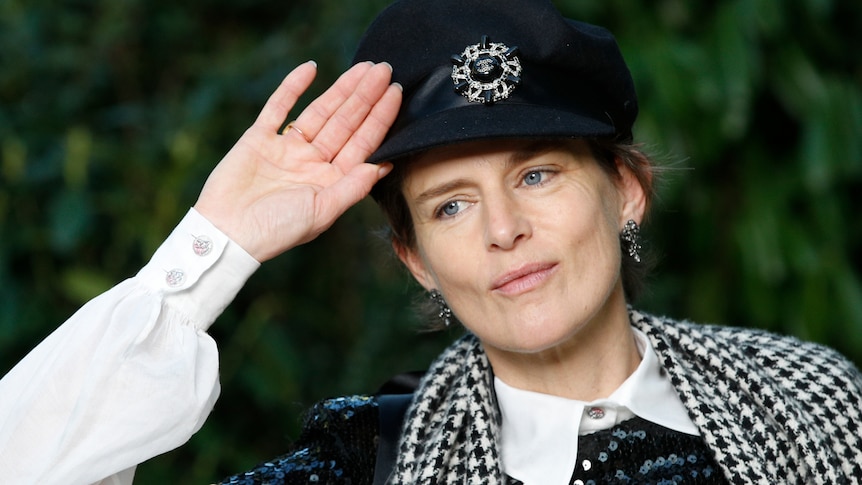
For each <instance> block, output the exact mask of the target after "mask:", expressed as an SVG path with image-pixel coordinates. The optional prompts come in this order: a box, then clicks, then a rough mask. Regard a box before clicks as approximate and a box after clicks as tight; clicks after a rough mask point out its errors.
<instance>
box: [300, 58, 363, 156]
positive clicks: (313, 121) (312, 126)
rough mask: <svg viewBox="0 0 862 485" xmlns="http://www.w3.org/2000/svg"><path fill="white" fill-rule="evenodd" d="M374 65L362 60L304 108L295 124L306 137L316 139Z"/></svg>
mask: <svg viewBox="0 0 862 485" xmlns="http://www.w3.org/2000/svg"><path fill="white" fill-rule="evenodd" d="M372 67H373V64H372V63H370V62H360V63H359V64H356V65H354V66H353V67H351V68H350V69H348V70H347V71H345V72H344V74H342V75H341V76H340V77H339V78H338V79H337V80H336V81H335V83H333V84H332V86H330V87H329V89H327V90H326V91H325V92H324V93H323V94H321V95H320V96H319V97H318V98H317V99H315V100H314V101H312V102H311V104H309V105H308V106H307V107H306V108H305V109H304V110H302V113H300V114H299V116H298V117H297V118H296V120H294V126H297V127H299V128H300V129H301V130H302V132H303V133H304V134H305V136H306V139H308V140H314V139H315V137H316V136H317V134H318V133H319V132H320V130H321V128H323V125H325V124H326V122H327V121H328V120H329V118H330V117H331V116H332V114H333V113H335V112H336V111H337V110H338V108H340V107H341V105H342V104H344V101H345V100H347V99H348V98H349V97H350V95H351V94H353V92H354V91H355V90H356V87H357V86H358V85H359V83H360V82H361V81H362V78H363V77H365V74H366V73H367V72H368V71H369V70H370V69H371V68H372Z"/></svg>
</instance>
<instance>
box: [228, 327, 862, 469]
mask: <svg viewBox="0 0 862 485" xmlns="http://www.w3.org/2000/svg"><path fill="white" fill-rule="evenodd" d="M630 316H631V322H632V325H633V326H634V327H636V328H638V329H640V330H641V331H642V332H644V333H645V334H646V335H647V337H648V338H649V339H650V341H651V343H652V345H653V347H654V348H655V350H656V353H657V354H658V356H659V359H660V360H661V365H662V367H663V369H664V370H665V371H666V372H667V373H668V376H669V377H670V380H671V382H672V384H673V386H674V388H675V389H676V391H677V393H678V394H679V396H680V398H681V399H682V402H683V404H684V405H685V406H686V408H687V409H688V412H689V415H690V417H691V419H692V421H693V422H694V424H695V425H696V426H697V427H698V429H699V431H700V434H701V436H702V437H703V440H704V442H705V443H706V445H707V447H708V448H709V449H710V450H711V452H712V455H713V458H714V459H715V462H716V463H717V464H718V465H719V466H720V467H721V469H722V471H723V472H724V476H725V477H726V478H727V479H728V481H729V482H730V483H734V484H737V483H756V484H776V483H782V484H789V483H794V484H850V483H862V374H860V373H859V371H858V370H857V369H856V368H855V367H854V366H853V364H851V363H850V362H848V361H847V360H846V359H845V358H844V357H842V356H841V355H839V354H838V353H836V352H835V351H833V350H831V349H828V348H826V347H823V346H821V345H817V344H813V343H807V342H802V341H799V340H797V339H794V338H791V337H783V336H778V335H775V334H772V333H768V332H765V331H760V330H750V329H741V328H733V327H721V326H710V325H699V324H694V323H690V322H681V321H676V320H672V319H668V318H662V317H656V316H652V315H648V314H645V313H640V312H637V311H631V314H630ZM469 362H472V363H469ZM492 380H493V376H492V372H491V370H490V366H488V363H487V358H486V356H485V355H484V351H483V350H482V347H481V343H480V342H479V341H478V339H477V338H476V337H474V336H472V335H467V336H465V337H463V338H462V339H460V340H459V341H457V342H455V343H454V344H453V345H452V346H450V347H449V348H448V349H447V350H445V351H444V352H443V353H442V354H441V356H440V357H439V358H438V359H437V360H436V361H435V363H434V364H432V366H431V369H430V370H429V372H428V374H427V375H426V376H425V378H424V379H423V382H422V384H420V387H419V389H418V390H417V391H416V393H415V397H414V404H413V406H412V407H411V410H410V411H409V412H408V413H407V414H408V415H407V418H406V423H405V434H404V435H403V436H402V443H401V454H400V455H399V463H398V465H397V466H396V473H397V472H398V470H399V468H401V469H402V470H401V471H403V468H404V466H405V463H404V461H407V460H404V459H405V456H410V455H413V454H414V453H413V452H414V451H417V450H419V449H421V448H423V447H424V448H426V449H427V448H428V447H427V446H425V445H427V443H422V445H418V444H417V443H414V442H424V441H426V438H429V437H430V436H431V435H427V434H426V435H425V436H423V437H416V436H413V435H414V434H415V433H416V432H417V429H418V428H425V429H426V431H427V430H428V426H432V424H433V420H432V419H430V418H429V416H433V415H435V414H437V415H440V414H442V415H446V417H445V418H444V419H451V418H452V417H453V416H452V415H453V414H456V413H457V411H456V409H465V408H466V406H462V404H463V403H464V402H466V401H469V402H470V403H471V406H474V405H477V404H478V405H480V406H482V405H486V406H485V407H484V408H483V409H482V412H480V413H478V414H484V415H485V417H484V418H482V417H478V416H477V413H475V412H466V415H463V416H460V417H458V416H455V419H456V420H457V421H458V422H459V423H461V424H460V425H459V427H469V432H467V433H466V435H467V436H472V437H473V439H471V440H469V442H470V443H471V444H469V446H468V447H469V448H470V450H469V451H467V455H465V456H469V458H470V460H465V459H456V462H455V463H456V466H458V467H459V468H462V466H466V465H467V464H468V463H479V467H478V468H477V469H475V470H467V471H466V472H464V471H463V470H460V471H458V474H456V475H455V476H460V477H462V478H463V477H467V476H469V477H473V478H471V479H469V481H470V483H474V482H475V483H485V482H486V483H498V482H500V481H502V480H499V479H497V478H494V475H495V474H494V473H489V470H490V468H497V467H499V465H500V464H499V462H498V461H496V462H495V463H494V464H493V466H492V467H490V468H488V467H485V468H482V462H487V461H488V457H494V456H496V455H497V453H496V450H495V445H494V444H493V443H495V441H496V440H495V438H494V435H495V432H494V430H493V429H494V428H495V426H496V425H495V424H494V423H496V422H499V419H498V418H499V416H498V414H499V411H498V410H497V409H496V406H494V405H493V403H492V402H493V401H494V399H493V390H492V389H493V387H492V386H493V384H492ZM489 392H490V394H488V393H489ZM477 393H478V394H477ZM489 403H491V404H489ZM435 409H436V411H435ZM495 415H497V416H496V417H495ZM411 420H412V422H411ZM479 421H481V422H479ZM477 423H478V425H477ZM450 424H451V423H450ZM442 427H446V425H442ZM378 429H379V428H378V412H377V402H376V400H375V398H373V397H369V396H353V397H346V398H338V399H330V400H326V401H323V402H322V403H319V404H317V405H315V407H314V408H313V409H312V411H311V412H310V413H309V415H308V417H307V419H306V425H305V428H304V430H303V435H302V436H301V437H300V439H299V440H298V441H297V443H295V446H294V450H295V451H292V452H289V453H287V454H285V455H283V456H281V457H279V458H277V459H274V460H269V461H267V462H265V463H261V464H260V465H259V466H258V467H256V468H255V469H253V470H251V471H249V472H247V473H244V474H240V475H234V476H232V477H229V478H228V479H226V480H225V482H223V483H249V484H250V483H282V484H300V483H303V484H304V483H308V482H309V481H319V482H321V483H352V484H354V485H355V484H363V483H371V481H372V476H373V475H374V463H375V457H376V445H375V443H377V441H378V435H377V433H378ZM457 434H459V435H460V434H464V433H457ZM444 436H445V435H444ZM477 436H478V438H477ZM444 441H445V442H446V443H448V445H447V444H446V443H443V448H446V447H450V446H459V445H458V444H457V443H453V442H452V441H450V440H448V439H444ZM481 443H485V444H486V445H481ZM488 446H490V448H488ZM405 447H406V448H405ZM459 456H460V455H459ZM414 460H415V458H414ZM444 461H445V459H444V460H441V457H437V456H431V460H430V463H432V465H431V466H432V467H435V466H439V465H440V464H441V463H443V462H444ZM435 464H436V465H435ZM407 465H410V463H407ZM417 470H419V471H420V472H421V467H419V468H418V469H417ZM483 470H484V471H483ZM439 471H440V470H438V472H439ZM432 474H433V475H437V476H439V477H442V478H440V479H439V480H436V479H428V480H418V481H417V480H415V479H407V480H400V481H399V480H398V479H397V475H396V479H395V480H394V482H397V483H400V482H403V483H419V482H422V483H454V482H453V481H452V480H449V479H448V478H446V477H447V474H446V472H445V471H442V472H441V473H437V472H435V471H432ZM449 476H451V475H449ZM477 480H478V482H477ZM461 481H463V480H460V479H459V480H455V482H458V483H460V482H461Z"/></svg>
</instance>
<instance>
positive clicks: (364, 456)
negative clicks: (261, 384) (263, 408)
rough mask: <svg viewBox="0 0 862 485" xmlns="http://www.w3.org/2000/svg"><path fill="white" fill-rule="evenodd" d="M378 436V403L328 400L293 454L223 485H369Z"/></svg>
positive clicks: (315, 410)
mask: <svg viewBox="0 0 862 485" xmlns="http://www.w3.org/2000/svg"><path fill="white" fill-rule="evenodd" d="M377 433H378V412H377V401H376V400H375V399H374V398H373V397H369V396H350V397H341V398H337V399H327V400H325V401H322V402H320V403H318V404H316V405H314V406H313V407H312V408H311V410H310V411H309V412H308V415H307V416H306V419H305V423H304V424H303V429H302V434H301V435H300V437H299V439H298V440H297V441H296V443H294V446H293V449H294V451H292V452H290V453H287V454H285V455H282V456H280V457H278V458H275V459H273V460H269V461H267V462H264V463H261V464H259V465H257V466H256V467H254V468H252V469H251V470H249V471H248V472H245V473H240V474H238V475H233V476H231V477H228V478H226V479H224V480H223V481H222V482H221V483H223V484H240V485H262V484H268V485H288V484H289V485H299V484H312V485H314V484H336V483H337V484H343V485H365V484H370V483H371V482H372V480H373V478H374V462H375V459H376V458H377Z"/></svg>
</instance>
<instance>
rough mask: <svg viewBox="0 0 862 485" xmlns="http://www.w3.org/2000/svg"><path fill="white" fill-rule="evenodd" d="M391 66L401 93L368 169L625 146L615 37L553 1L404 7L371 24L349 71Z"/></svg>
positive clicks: (454, 1)
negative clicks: (451, 150)
mask: <svg viewBox="0 0 862 485" xmlns="http://www.w3.org/2000/svg"><path fill="white" fill-rule="evenodd" d="M361 61H373V62H383V61H386V62H389V63H390V64H391V65H392V66H393V68H394V72H393V81H396V82H399V83H400V84H401V85H402V86H403V87H404V101H403V104H402V106H401V110H400V111H399V113H398V118H397V119H396V120H395V123H394V125H393V126H392V128H391V129H390V130H389V133H388V134H387V136H386V139H385V140H384V141H383V144H382V145H381V146H380V147H379V149H378V150H377V151H376V152H375V153H373V154H372V156H371V157H370V159H369V161H370V162H380V161H383V160H392V159H395V158H398V157H401V156H404V155H409V154H413V153H417V152H419V151H422V150H426V149H429V148H434V147H439V146H443V145H449V144H452V143H459V142H465V141H472V140H479V139H492V138H534V137H542V138H547V137H611V138H615V139H619V140H630V139H631V136H632V134H631V129H632V124H633V123H634V121H635V118H636V117H637V111H638V108H637V96H636V94H635V89H634V83H633V82H632V78H631V74H630V73H629V70H628V67H627V66H626V64H625V60H624V59H623V57H622V54H621V53H620V50H619V47H618V46H617V43H616V40H615V39H614V37H613V35H611V33H610V32H608V31H607V30H606V29H604V28H602V27H597V26H594V25H590V24H587V23H584V22H579V21H575V20H571V19H567V18H564V17H563V16H562V14H561V13H560V12H559V11H558V10H557V9H556V8H555V7H554V6H553V4H552V3H551V2H550V1H549V0H400V1H396V2H395V3H393V4H392V5H390V6H389V7H388V8H387V9H385V10H384V11H383V12H381V13H380V15H379V16H378V17H377V18H376V19H375V20H374V22H373V23H372V24H371V26H370V27H369V28H368V30H367V31H366V32H365V34H364V36H363V37H362V39H361V40H360V42H359V47H358V49H357V52H356V55H355V56H354V63H356V62H361Z"/></svg>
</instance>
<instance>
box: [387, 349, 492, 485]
mask: <svg viewBox="0 0 862 485" xmlns="http://www.w3.org/2000/svg"><path fill="white" fill-rule="evenodd" d="M492 379H493V375H492V373H491V366H490V364H489V363H488V358H487V357H486V356H485V352H484V350H483V349H482V346H481V344H479V341H478V340H477V339H476V338H475V337H473V336H471V335H468V336H466V337H463V338H461V339H460V340H458V341H457V342H455V343H454V344H453V345H451V346H450V347H449V348H448V349H446V351H444V352H443V353H442V354H441V355H440V356H439V357H438V358H437V360H435V361H434V363H433V364H432V365H431V367H430V368H429V369H428V373H427V374H426V376H425V378H424V379H423V381H422V384H421V385H420V388H419V390H417V392H416V394H415V396H414V398H413V403H412V404H411V406H410V408H409V409H408V410H407V416H406V417H405V423H406V424H405V427H404V431H403V432H402V435H401V443H400V445H399V452H398V461H397V462H396V464H395V470H394V473H393V477H392V479H391V480H390V483H397V484H408V483H409V484H432V483H471V484H499V483H503V475H502V467H501V466H500V463H501V462H500V456H499V452H498V449H497V442H498V439H499V436H500V433H499V429H500V413H499V412H498V410H497V403H496V395H495V394H494V387H493V383H492Z"/></svg>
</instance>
